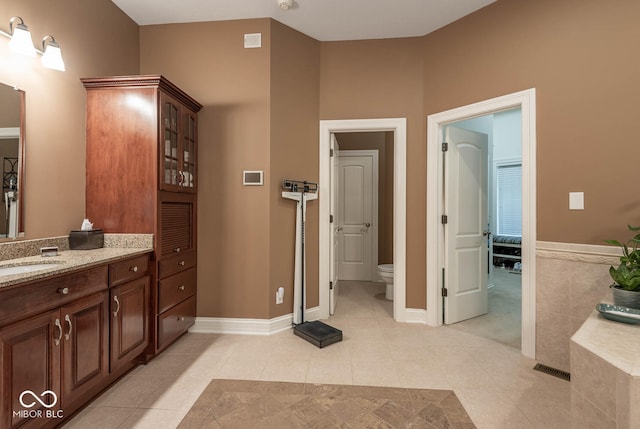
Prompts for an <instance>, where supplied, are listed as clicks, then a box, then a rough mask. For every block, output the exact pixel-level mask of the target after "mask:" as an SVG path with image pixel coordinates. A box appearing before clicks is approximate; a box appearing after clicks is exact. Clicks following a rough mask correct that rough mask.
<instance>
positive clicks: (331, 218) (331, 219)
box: [329, 215, 333, 223]
mask: <svg viewBox="0 0 640 429" xmlns="http://www.w3.org/2000/svg"><path fill="white" fill-rule="evenodd" d="M329 223H333V215H329Z"/></svg>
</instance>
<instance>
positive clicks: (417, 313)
mask: <svg viewBox="0 0 640 429" xmlns="http://www.w3.org/2000/svg"><path fill="white" fill-rule="evenodd" d="M404 314H405V320H404V322H405V323H421V324H423V325H426V324H427V310H423V309H421V308H407V309H406V310H405V311H404Z"/></svg>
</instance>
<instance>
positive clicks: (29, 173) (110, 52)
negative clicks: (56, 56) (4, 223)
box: [0, 0, 139, 238]
mask: <svg viewBox="0 0 640 429" xmlns="http://www.w3.org/2000/svg"><path fill="white" fill-rule="evenodd" d="M0 11H1V13H0V23H1V24H0V28H2V29H3V30H5V31H8V30H9V28H8V26H9V24H8V23H9V20H10V19H11V17H12V16H20V17H22V18H23V20H24V22H25V24H26V25H27V26H28V27H29V30H30V31H31V35H32V39H33V41H34V42H35V44H36V47H38V43H39V41H41V40H42V38H43V37H44V36H45V35H48V34H52V35H53V36H54V37H55V38H56V40H57V41H58V43H59V44H60V48H61V49H62V55H63V58H64V61H65V63H66V67H67V71H66V72H64V73H61V72H58V71H55V70H49V69H45V68H44V67H42V66H41V65H40V59H39V58H33V59H32V58H27V57H20V56H16V55H14V54H12V53H11V52H10V51H9V49H8V39H6V38H4V37H0V63H1V64H2V67H0V82H4V83H7V84H10V85H16V86H18V87H20V88H21V89H23V90H25V91H26V155H25V158H26V164H25V165H26V172H25V186H24V196H25V204H26V207H25V216H26V219H25V229H26V236H27V238H40V237H51V236H60V235H67V234H69V231H70V230H71V229H78V228H79V227H80V224H81V223H82V219H83V218H84V213H85V143H84V142H85V92H84V87H83V86H82V84H81V83H80V80H79V79H80V78H81V77H88V76H100V75H110V74H135V73H137V72H138V58H139V52H138V26H137V25H136V24H135V23H134V22H133V21H132V20H131V19H130V18H129V17H128V16H126V15H125V14H124V13H123V12H122V11H121V10H120V9H118V8H117V7H116V6H115V5H114V4H113V3H112V2H111V1H108V0H92V1H90V2H87V1H82V0H60V1H56V2H43V1H41V0H40V1H39V0H0Z"/></svg>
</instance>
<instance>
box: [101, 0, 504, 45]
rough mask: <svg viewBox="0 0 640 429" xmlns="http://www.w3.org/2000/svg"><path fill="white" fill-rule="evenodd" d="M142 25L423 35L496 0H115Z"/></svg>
mask: <svg viewBox="0 0 640 429" xmlns="http://www.w3.org/2000/svg"><path fill="white" fill-rule="evenodd" d="M112 1H113V3H115V4H116V5H117V6H118V7H119V8H120V9H122V10H123V11H124V12H125V13H126V14H127V15H129V16H130V17H131V18H132V19H133V20H134V21H135V22H136V23H137V24H139V25H150V24H168V23H179V22H203V21H224V20H232V19H245V18H273V19H275V20H277V21H279V22H281V23H283V24H285V25H288V26H289V27H291V28H294V29H296V30H298V31H300V32H302V33H304V34H306V35H308V36H311V37H313V38H314V39H317V40H320V41H331V40H359V39H384V38H395V37H413V36H423V35H425V34H428V33H431V32H432V31H435V30H437V29H438V28H440V27H444V26H445V25H447V24H449V23H451V22H453V21H456V20H457V19H459V18H462V17H463V16H465V15H468V14H470V13H472V12H474V11H476V10H478V9H480V8H483V7H484V6H487V5H489V4H491V3H493V2H494V1H496V0H294V6H293V8H291V9H289V10H283V9H280V7H278V0H112Z"/></svg>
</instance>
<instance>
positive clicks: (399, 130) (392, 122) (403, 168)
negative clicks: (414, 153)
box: [318, 118, 407, 322]
mask: <svg viewBox="0 0 640 429" xmlns="http://www.w3.org/2000/svg"><path fill="white" fill-rule="evenodd" d="M356 131H393V132H394V143H393V155H394V166H393V189H394V191H393V192H394V193H393V264H394V274H393V283H394V288H393V289H394V290H393V318H394V319H395V320H396V321H398V322H405V321H406V319H407V314H406V310H407V308H406V242H407V237H406V230H407V193H406V192H407V190H406V183H407V119H406V118H387V119H349V120H328V121H320V144H319V145H318V146H319V150H320V156H319V158H320V166H319V170H320V171H319V185H318V186H319V189H318V199H319V210H320V213H319V216H320V225H319V243H318V247H319V249H318V258H319V260H318V282H319V283H318V284H319V294H320V297H319V298H320V318H321V319H327V318H328V317H329V255H330V252H329V250H330V249H329V247H330V246H329V237H330V235H329V234H330V233H331V229H330V224H329V214H330V212H329V202H330V195H331V183H330V177H331V173H330V168H329V164H330V156H329V149H330V147H331V133H336V132H356Z"/></svg>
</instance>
